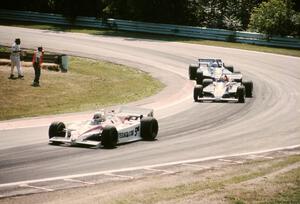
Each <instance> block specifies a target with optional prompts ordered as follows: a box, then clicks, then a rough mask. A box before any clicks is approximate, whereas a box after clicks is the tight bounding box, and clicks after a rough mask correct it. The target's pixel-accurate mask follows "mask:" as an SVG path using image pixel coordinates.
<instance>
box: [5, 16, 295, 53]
mask: <svg viewBox="0 0 300 204" xmlns="http://www.w3.org/2000/svg"><path fill="white" fill-rule="evenodd" d="M0 25H8V26H17V27H26V28H34V29H45V30H52V31H64V32H78V33H87V34H91V35H108V36H122V37H128V38H141V39H153V40H163V41H171V42H183V43H192V44H199V45H209V46H219V47H227V48H237V49H243V50H252V51H258V52H267V53H275V54H282V55H290V56H295V57H300V50H299V49H289V48H278V47H268V46H259V45H251V44H243V43H234V42H223V41H213V40H203V39H194V38H187V37H176V36H169V35H158V34H148V33H138V32H126V31H117V30H108V29H96V28H85V27H78V26H60V25H51V24H40V23H33V22H15V21H3V20H0Z"/></svg>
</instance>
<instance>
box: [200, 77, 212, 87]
mask: <svg viewBox="0 0 300 204" xmlns="http://www.w3.org/2000/svg"><path fill="white" fill-rule="evenodd" d="M211 83H213V80H212V79H203V83H202V84H203V87H206V86H208V85H209V84H211Z"/></svg>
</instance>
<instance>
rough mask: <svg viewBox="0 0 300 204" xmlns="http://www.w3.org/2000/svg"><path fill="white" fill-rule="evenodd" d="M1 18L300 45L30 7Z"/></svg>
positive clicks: (244, 34)
mask: <svg viewBox="0 0 300 204" xmlns="http://www.w3.org/2000/svg"><path fill="white" fill-rule="evenodd" d="M0 19H1V20H14V21H29V22H39V23H49V24H56V25H75V26H84V27H91V28H107V29H116V30H123V31H134V32H144V33H154V34H165V35H173V36H181V37H190V38H199V39H208V40H220V41H231V42H240V43H247V44H256V45H267V46H276V47H287V48H297V49H300V39H299V38H293V37H270V38H269V39H267V38H266V36H265V35H263V34H260V33H252V32H242V31H230V30H223V29H211V28H203V27H193V26H180V25H171V24H156V23H145V22H137V21H126V20H118V19H107V20H101V19H96V18H93V17H83V16H79V17H77V18H76V20H75V21H74V22H71V21H69V20H68V19H66V18H65V17H64V16H62V15H60V14H49V13H38V12H30V11H12V10H3V9H0Z"/></svg>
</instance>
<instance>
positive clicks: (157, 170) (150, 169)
mask: <svg viewBox="0 0 300 204" xmlns="http://www.w3.org/2000/svg"><path fill="white" fill-rule="evenodd" d="M145 170H149V171H156V172H164V173H163V174H175V172H174V171H167V170H162V169H153V168H145Z"/></svg>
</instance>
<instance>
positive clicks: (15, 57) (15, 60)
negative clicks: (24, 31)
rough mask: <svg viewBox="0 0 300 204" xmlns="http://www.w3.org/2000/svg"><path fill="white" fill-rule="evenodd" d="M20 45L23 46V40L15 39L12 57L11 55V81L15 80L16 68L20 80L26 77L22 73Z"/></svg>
mask: <svg viewBox="0 0 300 204" xmlns="http://www.w3.org/2000/svg"><path fill="white" fill-rule="evenodd" d="M20 44H21V40H20V38H17V39H15V42H14V44H13V45H12V47H11V55H10V60H11V72H10V77H9V79H15V77H14V68H15V66H16V67H17V71H18V78H20V79H22V78H23V77H24V75H23V72H22V67H21V62H20V54H21V47H20Z"/></svg>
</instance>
